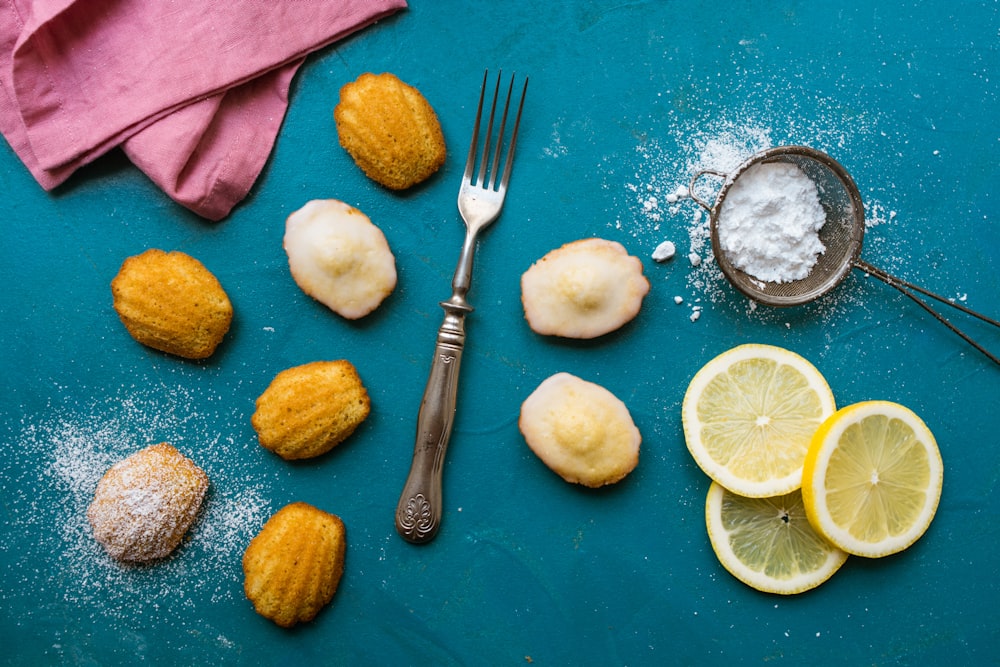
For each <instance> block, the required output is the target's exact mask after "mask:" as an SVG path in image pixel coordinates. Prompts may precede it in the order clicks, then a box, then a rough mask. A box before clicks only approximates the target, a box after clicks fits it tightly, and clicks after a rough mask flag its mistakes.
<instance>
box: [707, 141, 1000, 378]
mask: <svg viewBox="0 0 1000 667" xmlns="http://www.w3.org/2000/svg"><path fill="white" fill-rule="evenodd" d="M766 162H786V163H792V164H794V165H795V166H797V167H798V168H799V169H801V170H802V171H803V172H805V174H806V175H807V176H808V177H809V178H810V179H811V180H812V181H813V183H815V184H816V189H817V191H818V193H819V201H820V205H821V206H822V207H823V211H824V212H825V213H826V222H825V223H824V224H823V227H822V228H821V229H820V231H819V238H820V241H821V242H822V243H823V245H824V246H825V248H826V250H825V251H824V252H823V253H822V254H820V255H819V257H818V258H817V262H816V265H815V266H814V267H813V268H812V270H811V271H810V273H809V275H807V276H806V277H805V278H802V279H801V280H792V281H788V282H769V281H764V280H759V279H757V278H755V277H754V276H752V275H750V274H748V273H745V272H744V271H742V270H740V269H738V268H737V267H735V266H734V265H733V264H732V262H731V261H730V260H729V258H728V257H727V255H726V252H725V251H724V250H723V249H722V246H721V244H720V242H719V215H720V213H721V211H722V203H723V201H725V198H726V195H727V194H728V193H729V191H730V189H731V188H732V187H733V184H735V183H736V181H737V179H739V178H740V176H741V175H742V174H744V173H746V171H747V170H748V169H750V168H751V167H753V166H754V165H757V164H762V163H766ZM706 175H711V176H716V177H718V178H721V179H723V182H722V186H721V187H720V189H719V191H718V193H717V194H716V197H715V203H714V204H711V205H710V204H709V203H708V202H707V201H706V200H704V199H703V198H702V197H700V196H699V195H698V194H697V193H696V191H695V187H696V185H697V183H698V181H699V180H700V179H701V178H703V177H704V176H706ZM689 191H690V196H691V198H692V199H693V200H694V201H695V202H696V203H697V204H698V205H699V206H701V207H702V208H704V209H705V210H706V211H708V214H709V225H710V229H711V235H712V252H713V254H714V255H715V261H716V262H717V263H718V265H719V268H720V269H721V270H722V273H723V275H725V276H726V279H727V280H728V281H729V282H730V283H731V284H732V285H733V287H735V288H736V289H737V290H739V291H740V292H742V293H743V294H744V295H746V296H747V297H749V298H750V299H753V300H754V301H757V302H759V303H762V304H764V305H767V306H777V307H785V306H797V305H801V304H804V303H808V302H810V301H814V300H816V299H818V298H819V297H821V296H823V295H824V294H826V293H828V292H830V291H831V290H832V289H833V288H835V287H836V286H837V285H839V284H840V283H841V281H843V280H844V278H846V277H847V274H849V273H850V272H851V269H853V268H856V269H860V270H862V271H864V272H865V273H866V274H867V275H870V276H873V277H875V278H878V279H879V280H881V281H882V282H884V283H886V284H887V285H889V286H891V287H894V288H895V289H897V290H899V291H900V292H902V293H903V294H905V295H906V296H908V297H909V298H910V299H912V300H914V301H915V302H916V303H917V304H918V305H920V306H921V307H922V308H923V309H924V310H926V311H927V312H928V313H930V314H931V315H932V316H933V317H934V318H935V319H937V320H938V321H940V322H941V323H942V324H944V325H945V326H947V327H948V328H949V329H950V330H952V331H953V332H954V333H956V334H958V335H959V336H961V337H962V339H964V340H965V341H966V342H967V343H969V344H970V345H972V346H973V347H974V348H976V349H977V350H979V351H980V352H982V353H983V354H985V355H986V356H987V357H988V358H989V359H990V360H992V361H993V362H995V363H997V364H998V365H1000V358H998V357H997V356H995V355H993V354H991V353H990V352H988V351H987V350H985V349H984V348H983V347H982V346H981V345H979V344H978V343H976V342H975V341H974V340H972V339H971V338H970V337H969V336H968V335H966V334H965V333H964V332H962V331H961V330H959V329H958V328H957V327H956V326H955V325H954V324H952V323H951V322H950V321H949V320H948V319H947V318H945V317H944V316H943V315H941V314H940V313H939V312H937V311H936V310H934V308H932V307H931V305H930V304H928V303H927V302H926V301H924V300H923V299H921V298H920V297H919V296H917V294H920V295H923V296H927V297H930V298H932V299H935V300H936V301H938V302H940V303H943V304H945V305H948V306H950V307H952V308H955V309H957V310H959V311H962V312H963V313H966V314H967V315H971V316H973V317H976V318H978V319H980V320H982V321H984V322H987V323H989V324H992V325H993V326H996V327H1000V321H997V320H994V319H992V318H989V317H986V316H985V315H982V314H980V313H977V312H976V311H974V310H971V309H969V308H966V307H965V306H963V305H961V304H959V303H956V302H955V301H954V300H952V299H947V298H945V297H943V296H940V295H938V294H935V293H933V292H931V291H929V290H926V289H924V288H922V287H918V286H917V285H914V284H912V283H909V282H907V281H905V280H901V279H899V278H897V277H895V276H893V275H891V274H889V273H887V272H885V271H883V270H881V269H878V268H876V267H875V266H872V265H871V264H869V263H868V262H866V261H864V260H863V259H861V245H862V243H863V241H864V235H865V210H864V205H863V204H862V202H861V194H860V192H858V187H857V185H855V184H854V180H853V179H852V178H851V175H850V174H848V173H847V170H846V169H844V167H843V166H842V165H841V164H840V163H839V162H837V161H836V160H834V159H833V158H831V157H830V156H829V155H827V154H826V153H823V152H820V151H818V150H815V149H813V148H809V147H808V146H778V147H776V148H769V149H767V150H764V151H761V152H759V153H755V154H754V155H752V156H751V157H750V158H749V159H747V160H746V161H745V162H743V163H742V164H741V165H740V166H739V167H737V168H736V170H735V171H733V172H732V173H731V174H727V173H724V172H720V171H715V170H711V169H705V170H701V171H699V172H697V173H696V174H695V175H694V176H693V177H692V178H691V187H690V188H689Z"/></svg>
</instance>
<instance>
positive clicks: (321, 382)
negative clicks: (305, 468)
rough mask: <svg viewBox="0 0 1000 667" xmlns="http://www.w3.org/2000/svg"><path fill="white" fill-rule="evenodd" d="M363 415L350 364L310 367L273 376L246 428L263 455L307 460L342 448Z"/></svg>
mask: <svg viewBox="0 0 1000 667" xmlns="http://www.w3.org/2000/svg"><path fill="white" fill-rule="evenodd" d="M369 412H371V399H370V398H369V397H368V391H367V390H366V389H365V386H364V385H363V384H362V383H361V378H360V377H359V376H358V372H357V370H355V368H354V365H353V364H351V362H349V361H346V360H343V359H342V360H340V361H314V362H312V363H309V364H304V365H302V366H295V367H294V368H289V369H287V370H283V371H281V372H280V373H278V374H277V375H276V376H275V378H274V380H272V381H271V384H270V385H269V386H268V387H267V389H265V390H264V393H262V394H261V395H260V397H258V398H257V402H256V410H255V411H254V413H253V416H252V417H251V418H250V422H251V424H253V428H254V430H255V431H257V437H258V439H259V440H260V444H261V446H263V447H264V448H265V449H269V450H271V451H272V452H274V453H275V454H277V455H278V456H280V457H282V458H283V459H288V460H293V459H307V458H311V457H314V456H319V455H320V454H325V453H326V452H328V451H330V450H331V449H333V448H334V447H336V446H337V445H339V444H340V443H341V442H343V441H344V440H345V439H346V438H347V436H349V435H351V434H352V433H354V429H356V428H357V427H358V426H359V425H360V424H361V422H363V421H364V420H365V419H366V418H367V417H368V413H369Z"/></svg>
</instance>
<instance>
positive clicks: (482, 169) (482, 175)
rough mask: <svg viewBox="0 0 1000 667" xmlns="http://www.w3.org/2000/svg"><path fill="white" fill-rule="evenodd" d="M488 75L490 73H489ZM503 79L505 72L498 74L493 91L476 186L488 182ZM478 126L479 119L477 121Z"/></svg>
mask: <svg viewBox="0 0 1000 667" xmlns="http://www.w3.org/2000/svg"><path fill="white" fill-rule="evenodd" d="M487 73H488V71H487ZM502 78H503V70H500V71H499V72H498V73H497V85H496V88H495V89H494V90H493V103H492V104H490V119H489V122H487V123H486V141H485V142H483V158H482V161H481V162H480V163H479V178H477V179H476V185H478V186H479V187H482V186H483V183H484V182H485V181H486V166H487V165H488V164H489V159H490V141H491V140H492V138H493V117H494V114H496V110H497V98H498V97H499V96H500V80H501V79H502ZM477 124H478V119H477ZM500 134H501V135H502V134H503V125H502V124H501V125H500Z"/></svg>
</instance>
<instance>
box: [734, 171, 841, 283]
mask: <svg viewBox="0 0 1000 667" xmlns="http://www.w3.org/2000/svg"><path fill="white" fill-rule="evenodd" d="M825 222H826V213H825V212H824V211H823V207H822V206H821V205H820V203H819V191H818V189H817V188H816V184H815V183H814V182H813V180H812V179H811V178H809V176H807V175H806V173H805V172H804V171H802V170H801V169H799V167H797V166H796V165H794V164H791V163H787V162H785V163H782V162H764V163H760V164H755V165H753V166H752V167H750V168H749V169H747V170H746V171H744V172H742V173H741V174H740V175H739V177H738V178H737V179H736V180H735V181H734V182H733V184H732V186H731V187H730V188H729V190H728V192H727V194H726V198H725V199H724V200H723V202H722V206H721V208H720V210H719V223H718V224H719V230H718V232H719V246H720V247H721V248H722V251H723V252H724V253H725V255H726V259H728V260H729V261H730V262H731V263H732V265H733V266H735V267H736V268H737V269H740V270H741V271H743V272H745V273H748V274H750V275H751V276H753V277H754V278H757V279H758V280H763V281H765V282H772V283H787V282H790V281H793V280H802V279H803V278H805V277H806V276H808V275H809V273H810V272H811V271H812V269H813V267H814V266H816V260H817V259H818V257H819V255H820V253H822V252H823V251H824V250H826V248H825V247H824V246H823V242H822V241H820V239H819V230H820V228H822V227H823V224H824V223H825Z"/></svg>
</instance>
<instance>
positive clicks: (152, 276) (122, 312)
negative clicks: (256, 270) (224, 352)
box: [111, 248, 233, 359]
mask: <svg viewBox="0 0 1000 667" xmlns="http://www.w3.org/2000/svg"><path fill="white" fill-rule="evenodd" d="M111 294H112V296H113V297H114V307H115V311H116V312H117V313H118V317H120V318H121V321H122V323H123V324H124V325H125V328H126V329H128V332H129V334H131V335H132V337H133V338H135V339H136V340H137V341H139V342H140V343H142V344H143V345H147V346H149V347H152V348H154V349H157V350H161V351H163V352H169V353H170V354H176V355H177V356H179V357H185V358H187V359H204V358H206V357H209V356H211V355H212V353H213V352H215V348H216V347H218V345H219V343H221V342H222V339H223V337H224V336H225V335H226V332H228V331H229V325H230V324H231V323H232V320H233V305H232V303H230V301H229V297H228V296H227V295H226V292H225V290H223V289H222V285H221V284H219V281H218V279H216V277H215V276H214V275H212V273H211V272H210V271H209V270H208V269H206V268H205V266H204V265H203V264H202V263H201V262H199V261H198V260H197V259H195V258H194V257H191V256H190V255H187V254H185V253H182V252H178V251H174V252H169V253H168V252H164V251H162V250H157V249H156V248H152V249H150V250H147V251H146V252H144V253H142V254H141V255H135V256H133V257H129V258H127V259H126V260H125V261H124V262H123V263H122V266H121V269H120V270H119V271H118V275H116V276H115V278H114V280H112V281H111Z"/></svg>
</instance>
